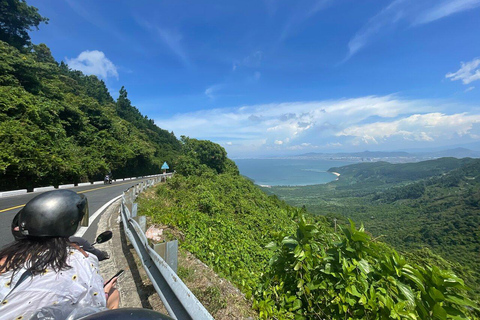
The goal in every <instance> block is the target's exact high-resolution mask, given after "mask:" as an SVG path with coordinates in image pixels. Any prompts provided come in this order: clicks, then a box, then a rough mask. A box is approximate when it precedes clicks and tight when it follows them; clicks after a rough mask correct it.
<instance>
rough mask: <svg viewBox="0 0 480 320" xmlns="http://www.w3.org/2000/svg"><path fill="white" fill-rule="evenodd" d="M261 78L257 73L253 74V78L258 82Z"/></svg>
mask: <svg viewBox="0 0 480 320" xmlns="http://www.w3.org/2000/svg"><path fill="white" fill-rule="evenodd" d="M261 76H262V74H261V73H260V72H258V71H255V73H254V74H253V78H254V79H255V80H256V81H258V80H260V77H261Z"/></svg>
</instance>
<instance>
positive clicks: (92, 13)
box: [66, 0, 137, 47]
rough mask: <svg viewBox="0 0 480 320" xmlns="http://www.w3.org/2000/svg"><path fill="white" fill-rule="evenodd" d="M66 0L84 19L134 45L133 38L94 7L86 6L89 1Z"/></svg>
mask: <svg viewBox="0 0 480 320" xmlns="http://www.w3.org/2000/svg"><path fill="white" fill-rule="evenodd" d="M66 2H67V4H68V5H69V6H70V8H71V9H72V10H73V11H75V13H76V14H78V15H79V16H81V17H82V18H83V19H85V20H86V21H88V22H89V23H91V24H92V25H94V26H96V27H97V28H99V29H100V30H103V31H105V32H107V33H109V34H111V35H112V36H114V37H115V38H117V39H118V40H121V41H123V42H128V43H129V44H130V45H132V41H133V40H132V39H127V37H125V35H124V34H123V33H122V32H120V31H119V30H118V29H117V28H115V27H114V26H112V25H111V24H108V23H107V22H106V21H107V20H106V19H104V18H103V17H102V16H101V14H99V13H97V12H96V10H94V9H92V7H89V8H86V4H87V2H81V1H74V0H66ZM136 45H137V44H136ZM136 45H135V46H136ZM135 46H132V47H135Z"/></svg>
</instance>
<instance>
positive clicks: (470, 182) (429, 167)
mask: <svg viewBox="0 0 480 320" xmlns="http://www.w3.org/2000/svg"><path fill="white" fill-rule="evenodd" d="M330 171H333V172H338V173H340V174H341V175H340V177H339V180H338V181H334V182H332V183H329V184H326V185H316V186H306V187H274V188H272V189H271V190H269V191H268V192H273V193H275V194H276V195H278V196H279V197H281V198H282V199H284V200H286V201H287V202H288V203H290V204H292V205H299V206H305V207H306V209H307V210H308V211H309V212H311V213H314V214H319V215H323V216H326V217H328V218H329V220H330V221H331V223H332V224H333V219H336V220H337V222H338V223H339V224H348V220H347V219H349V218H350V219H352V220H353V221H355V222H357V223H361V222H363V223H364V225H365V228H366V229H367V230H368V232H370V233H371V234H372V235H373V236H374V237H381V239H382V241H385V242H387V243H390V244H392V245H394V247H395V248H397V249H399V250H402V251H406V252H410V253H412V252H416V253H418V254H419V255H421V256H425V254H426V252H428V250H431V251H433V252H434V253H437V254H439V255H441V256H442V257H443V258H444V259H445V260H447V261H448V264H446V265H450V266H451V268H453V269H454V270H455V271H456V272H457V273H459V274H462V276H463V277H464V278H465V279H466V280H467V281H468V282H469V283H470V284H471V285H472V287H473V288H476V289H477V293H478V292H479V291H478V290H479V288H480V273H479V270H480V202H479V201H480V184H479V183H480V182H479V179H480V159H471V158H464V159H455V158H441V159H437V160H431V161H424V162H419V163H407V164H389V163H386V162H378V163H361V164H355V165H350V166H345V167H341V168H332V169H330Z"/></svg>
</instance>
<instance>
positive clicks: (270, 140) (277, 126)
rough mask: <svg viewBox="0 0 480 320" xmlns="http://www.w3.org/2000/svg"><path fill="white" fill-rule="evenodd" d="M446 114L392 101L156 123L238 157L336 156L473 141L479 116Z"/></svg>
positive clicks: (317, 104)
mask: <svg viewBox="0 0 480 320" xmlns="http://www.w3.org/2000/svg"><path fill="white" fill-rule="evenodd" d="M434 105H436V106H435V107H434ZM455 107H456V110H458V109H459V108H461V106H460V105H456V106H455ZM445 110H452V107H451V105H447V104H443V103H441V102H438V101H426V100H408V99H401V98H398V97H397V96H395V95H388V96H366V97H359V98H353V99H340V100H326V101H311V102H289V103H272V104H264V105H253V106H243V107H238V108H228V109H213V110H202V111H198V112H193V113H185V114H178V115H176V116H174V117H172V118H169V119H165V118H161V119H157V120H156V121H155V123H158V124H159V126H160V127H162V128H165V129H167V130H173V131H174V132H176V133H178V134H182V135H188V136H190V137H194V138H199V139H209V140H212V141H215V142H217V143H220V144H222V145H224V146H225V147H226V149H227V151H228V152H229V154H230V155H232V156H234V157H239V156H242V155H244V154H245V153H246V152H248V153H250V154H260V153H265V152H269V151H278V152H288V151H289V150H290V151H292V150H300V149H302V150H306V151H308V150H313V149H319V148H320V149H324V150H329V149H331V150H337V149H338V148H339V147H342V148H346V149H348V148H351V147H352V146H360V147H361V146H362V145H363V146H367V145H368V144H372V143H374V144H378V145H380V146H383V147H385V148H388V147H389V146H391V145H392V142H395V145H396V146H397V147H399V148H401V147H403V146H404V145H408V144H409V143H410V145H409V146H410V147H412V146H415V143H418V142H424V143H425V142H428V143H432V144H435V143H444V142H446V141H451V142H452V143H455V142H456V140H455V139H457V138H458V137H459V136H462V137H463V136H468V137H470V138H471V139H474V137H473V134H470V133H471V131H472V130H473V129H472V128H473V126H474V125H476V124H477V123H478V122H479V121H480V114H476V113H467V112H465V111H464V112H458V111H457V112H453V113H451V114H447V113H445Z"/></svg>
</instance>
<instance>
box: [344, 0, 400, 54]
mask: <svg viewBox="0 0 480 320" xmlns="http://www.w3.org/2000/svg"><path fill="white" fill-rule="evenodd" d="M406 1H407V0H395V1H393V2H392V3H390V5H388V6H387V7H385V8H384V9H383V10H382V11H380V12H379V13H378V14H376V15H375V16H374V17H373V18H371V19H370V20H369V21H368V22H367V24H366V25H364V26H363V27H362V28H361V29H360V30H359V31H358V32H357V33H356V34H355V36H354V37H353V38H352V39H351V40H350V41H349V43H348V55H347V58H346V59H349V58H350V57H351V56H353V55H354V54H355V53H357V52H358V50H360V49H361V48H363V47H364V46H365V45H366V44H367V43H368V41H370V40H371V38H372V37H374V36H376V35H378V34H380V33H382V34H383V33H387V32H390V31H391V30H392V29H393V28H394V26H395V25H396V23H397V22H398V21H400V19H401V18H402V17H403V16H404V15H405V12H404V9H405V8H404V6H403V5H404V3H405V2H406Z"/></svg>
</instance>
